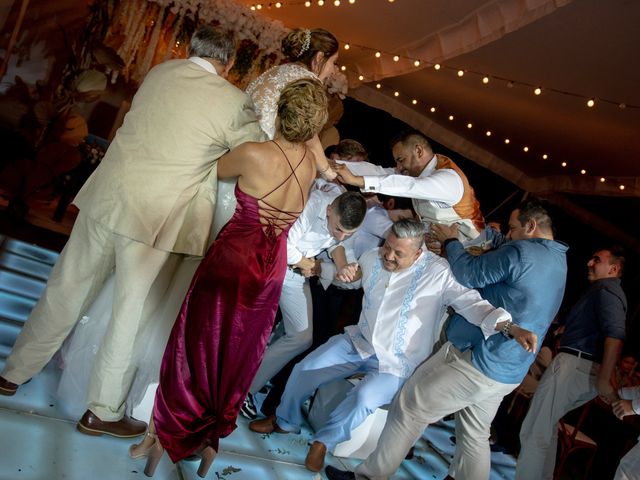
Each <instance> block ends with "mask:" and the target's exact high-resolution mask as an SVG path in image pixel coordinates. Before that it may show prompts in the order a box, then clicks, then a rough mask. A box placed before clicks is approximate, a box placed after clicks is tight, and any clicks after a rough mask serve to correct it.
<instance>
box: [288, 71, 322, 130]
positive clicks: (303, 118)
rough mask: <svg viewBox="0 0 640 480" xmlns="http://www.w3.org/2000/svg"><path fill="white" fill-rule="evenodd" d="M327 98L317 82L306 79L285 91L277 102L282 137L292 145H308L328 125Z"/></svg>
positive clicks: (291, 84) (292, 84)
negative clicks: (307, 142)
mask: <svg viewBox="0 0 640 480" xmlns="http://www.w3.org/2000/svg"><path fill="white" fill-rule="evenodd" d="M327 104H328V101H327V94H326V93H325V91H324V86H323V85H322V83H321V82H320V81H318V80H315V79H312V78H303V79H300V80H296V81H295V82H291V83H290V84H289V85H287V86H286V87H284V89H283V90H282V93H281V94H280V99H279V100H278V121H279V122H280V123H279V126H280V133H281V135H282V136H283V137H284V139H285V140H287V141H289V142H306V141H307V140H309V139H311V138H313V136H314V135H317V134H318V132H319V131H320V129H321V128H322V127H323V126H324V124H325V123H326V122H327V117H328V113H327Z"/></svg>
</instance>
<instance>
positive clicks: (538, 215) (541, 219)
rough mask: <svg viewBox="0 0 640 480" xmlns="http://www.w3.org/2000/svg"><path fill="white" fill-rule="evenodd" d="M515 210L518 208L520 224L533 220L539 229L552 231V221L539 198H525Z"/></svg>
mask: <svg viewBox="0 0 640 480" xmlns="http://www.w3.org/2000/svg"><path fill="white" fill-rule="evenodd" d="M515 210H518V221H519V222H520V225H524V224H525V223H527V222H528V221H529V220H535V221H536V224H537V225H538V228H540V230H543V231H545V232H549V233H553V222H552V221H551V217H550V216H549V212H547V209H546V208H545V206H544V203H543V202H542V201H541V200H539V199H537V198H535V199H529V200H525V201H523V202H521V203H520V204H519V205H518V206H517V207H516V208H515Z"/></svg>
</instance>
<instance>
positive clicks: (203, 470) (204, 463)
mask: <svg viewBox="0 0 640 480" xmlns="http://www.w3.org/2000/svg"><path fill="white" fill-rule="evenodd" d="M217 454H218V452H216V451H215V450H214V449H213V447H205V448H203V449H202V450H201V451H200V456H201V457H202V460H200V466H199V467H198V476H199V477H200V478H204V477H206V476H207V472H208V471H209V467H211V464H212V463H213V460H214V459H215V458H216V455H217Z"/></svg>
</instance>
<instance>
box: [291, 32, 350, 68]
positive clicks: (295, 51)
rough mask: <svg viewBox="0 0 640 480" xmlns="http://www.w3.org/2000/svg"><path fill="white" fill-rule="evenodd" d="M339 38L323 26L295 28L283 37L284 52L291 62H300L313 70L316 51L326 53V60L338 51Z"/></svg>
mask: <svg viewBox="0 0 640 480" xmlns="http://www.w3.org/2000/svg"><path fill="white" fill-rule="evenodd" d="M339 46H340V45H339V44H338V40H337V39H336V37H334V36H333V34H332V33H331V32H329V31H328V30H325V29H323V28H313V29H311V30H305V29H303V28H295V29H293V30H291V31H290V32H289V33H288V34H287V35H286V36H285V37H284V38H283V39H282V53H283V54H284V55H285V57H287V58H288V59H289V61H290V62H300V63H303V64H305V65H306V66H307V67H308V68H309V70H311V61H312V60H313V57H314V56H315V54H316V53H318V52H322V53H323V54H324V59H323V60H324V61H325V62H326V61H327V59H328V58H329V57H330V56H332V55H333V54H334V53H336V52H337V51H338V48H339Z"/></svg>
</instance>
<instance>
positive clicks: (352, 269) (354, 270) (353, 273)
mask: <svg viewBox="0 0 640 480" xmlns="http://www.w3.org/2000/svg"><path fill="white" fill-rule="evenodd" d="M359 271H360V265H358V262H352V263H347V264H346V265H345V266H344V267H342V268H341V269H340V270H339V271H338V272H336V280H338V281H339V282H344V283H350V282H355V281H356V280H358V279H359V278H360V275H359Z"/></svg>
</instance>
